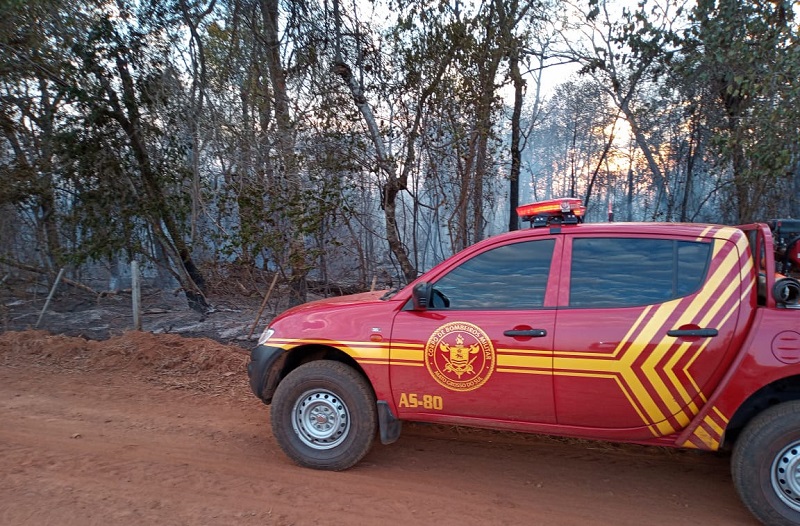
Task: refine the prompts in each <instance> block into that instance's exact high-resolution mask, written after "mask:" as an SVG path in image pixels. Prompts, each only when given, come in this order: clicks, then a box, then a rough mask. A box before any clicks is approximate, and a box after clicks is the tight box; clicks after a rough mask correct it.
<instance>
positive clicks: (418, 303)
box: [411, 281, 431, 310]
mask: <svg viewBox="0 0 800 526" xmlns="http://www.w3.org/2000/svg"><path fill="white" fill-rule="evenodd" d="M411 298H412V301H413V302H414V310H427V309H428V304H429V303H430V299H431V286H430V284H428V283H426V282H424V281H420V282H419V283H417V284H416V285H414V289H413V290H412V292H411Z"/></svg>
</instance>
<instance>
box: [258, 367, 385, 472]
mask: <svg viewBox="0 0 800 526" xmlns="http://www.w3.org/2000/svg"><path fill="white" fill-rule="evenodd" d="M271 414H272V433H273V434H274V435H275V438H276V439H277V441H278V444H279V445H280V446H281V449H283V451H284V452H285V453H286V455H287V456H289V458H291V459H292V460H294V461H295V462H296V463H297V464H300V465H301V466H305V467H309V468H314V469H325V470H332V471H340V470H343V469H347V468H349V467H351V466H353V465H354V464H356V463H357V462H358V461H359V460H361V459H362V458H363V457H364V455H366V454H367V452H368V451H369V449H370V447H371V446H372V441H373V439H374V438H375V431H376V429H377V417H376V406H375V395H374V394H373V392H372V389H371V387H370V386H369V384H368V383H367V381H366V380H365V379H364V378H363V377H362V376H361V375H360V374H358V373H357V372H356V371H355V370H353V369H352V368H351V367H348V366H347V365H345V364H342V363H339V362H332V361H318V362H310V363H307V364H305V365H301V366H300V367H298V368H297V369H295V370H294V371H292V372H291V373H289V375H287V376H286V378H284V379H283V380H282V381H281V383H280V384H278V388H277V389H276V391H275V396H274V397H273V399H272V409H271Z"/></svg>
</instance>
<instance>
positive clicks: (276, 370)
mask: <svg viewBox="0 0 800 526" xmlns="http://www.w3.org/2000/svg"><path fill="white" fill-rule="evenodd" d="M285 360H286V351H284V350H283V349H281V348H279V347H270V346H268V345H259V346H257V347H256V348H255V349H253V350H252V351H251V352H250V363H248V364H247V376H249V377H250V389H252V391H253V394H254V395H256V397H258V398H259V399H261V400H262V401H263V402H264V403H265V404H269V403H270V402H272V395H273V394H274V393H275V388H276V387H277V386H278V381H279V380H280V374H281V370H282V369H283V363H284V361H285Z"/></svg>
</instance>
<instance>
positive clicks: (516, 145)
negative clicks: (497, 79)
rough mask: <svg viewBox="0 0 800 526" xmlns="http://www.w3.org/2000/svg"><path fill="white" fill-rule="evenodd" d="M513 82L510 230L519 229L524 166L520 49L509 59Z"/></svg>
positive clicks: (522, 81) (509, 200) (522, 85)
mask: <svg viewBox="0 0 800 526" xmlns="http://www.w3.org/2000/svg"><path fill="white" fill-rule="evenodd" d="M509 65H510V69H511V72H510V75H511V80H512V82H513V83H514V110H513V112H512V113H511V171H510V173H509V189H508V208H509V210H508V230H509V231H511V230H517V229H518V228H519V217H518V216H517V207H518V206H519V176H520V168H521V166H522V147H521V144H520V143H521V140H522V139H521V135H522V133H521V130H520V125H521V124H520V120H521V118H522V99H523V94H522V88H523V87H524V86H525V81H524V80H523V78H522V74H521V73H520V71H519V48H516V47H515V48H514V49H513V50H512V53H511V56H510V58H509Z"/></svg>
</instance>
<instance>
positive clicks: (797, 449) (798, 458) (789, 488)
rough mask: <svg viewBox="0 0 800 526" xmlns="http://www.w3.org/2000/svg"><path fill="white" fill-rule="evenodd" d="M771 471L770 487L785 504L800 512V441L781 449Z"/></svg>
mask: <svg viewBox="0 0 800 526" xmlns="http://www.w3.org/2000/svg"><path fill="white" fill-rule="evenodd" d="M771 471H772V489H773V490H774V491H775V493H776V494H777V495H778V497H780V499H781V500H782V501H783V502H784V503H785V504H786V505H787V506H789V507H790V508H792V509H793V510H795V511H798V512H800V442H794V443H792V444H790V445H789V446H788V447H785V448H784V449H783V450H781V452H780V453H779V454H778V455H776V456H775V460H773V462H772V470H771Z"/></svg>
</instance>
